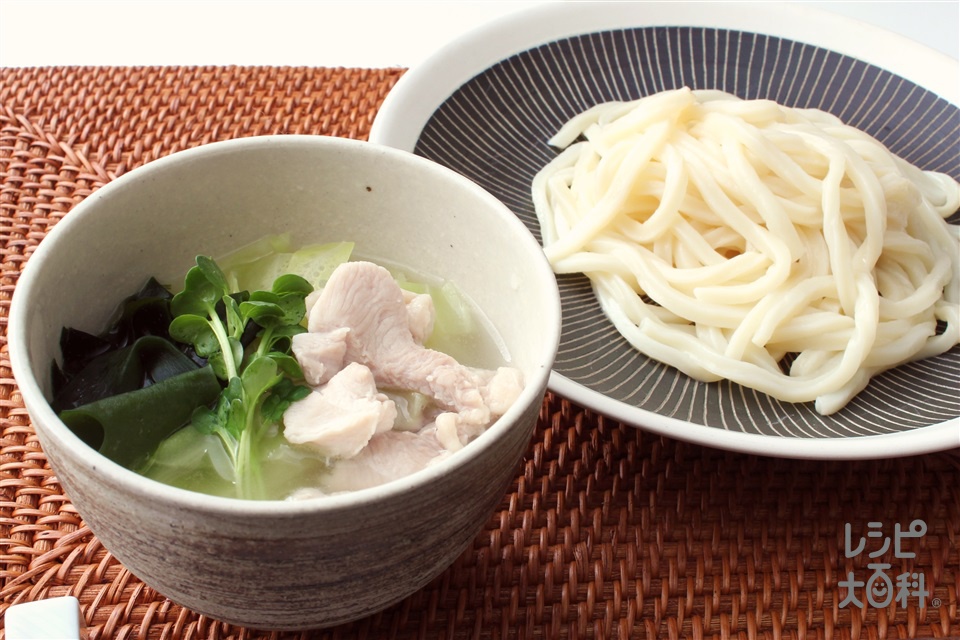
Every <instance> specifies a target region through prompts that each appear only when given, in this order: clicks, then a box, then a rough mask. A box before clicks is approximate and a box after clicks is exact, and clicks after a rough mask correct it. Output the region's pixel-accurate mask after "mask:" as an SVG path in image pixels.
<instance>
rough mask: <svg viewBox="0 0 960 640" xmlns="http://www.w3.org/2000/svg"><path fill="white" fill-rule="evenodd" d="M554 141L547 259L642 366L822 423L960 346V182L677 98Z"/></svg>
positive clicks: (772, 109) (543, 212)
mask: <svg viewBox="0 0 960 640" xmlns="http://www.w3.org/2000/svg"><path fill="white" fill-rule="evenodd" d="M550 144H552V145H554V146H556V147H561V148H562V147H566V148H565V150H564V151H563V152H562V153H560V154H559V155H558V156H557V157H556V158H555V159H554V160H553V161H551V162H550V163H549V164H548V165H547V166H545V167H544V168H543V169H542V170H541V171H540V172H539V173H538V174H537V176H536V177H535V179H534V181H533V201H534V205H535V207H536V212H537V217H538V219H539V221H540V225H541V231H542V238H543V245H544V251H545V252H546V255H547V257H548V259H549V260H550V263H551V264H552V265H553V268H554V271H555V272H557V273H561V274H562V273H579V272H582V273H584V274H586V275H587V276H588V277H589V278H590V280H591V282H592V285H593V288H594V291H595V293H596V296H597V298H598V300H599V303H600V305H601V307H602V309H603V311H604V313H605V314H606V315H607V317H608V318H610V320H611V321H612V322H613V323H614V324H615V325H616V327H617V329H618V330H619V331H620V333H621V334H622V335H623V336H624V337H625V338H626V339H627V340H628V341H629V342H630V343H631V344H632V345H633V346H634V347H635V348H636V349H638V350H639V351H641V352H643V353H644V354H646V355H648V356H649V357H651V358H654V359H656V360H659V361H661V362H664V363H667V364H669V365H672V366H674V367H676V368H677V369H679V370H680V371H682V372H684V373H686V374H688V375H689V376H691V377H693V378H696V379H698V380H702V381H715V380H719V379H721V378H727V379H729V380H732V381H734V382H736V383H739V384H741V385H744V386H746V387H750V388H753V389H756V390H758V391H761V392H763V393H766V394H768V395H770V396H773V397H775V398H778V399H780V400H783V401H787V402H809V401H815V402H816V405H815V407H816V410H817V411H818V412H819V413H821V414H830V413H833V412H835V411H837V410H839V409H840V408H842V407H843V406H844V405H845V404H846V403H847V402H848V401H849V400H850V399H851V398H852V397H853V396H854V395H856V394H857V393H858V392H859V391H860V390H862V389H863V388H864V387H865V386H866V385H867V383H868V382H869V380H870V378H871V377H872V376H874V375H876V374H878V373H879V372H881V371H884V370H886V369H889V368H891V367H894V366H897V365H899V364H901V363H904V362H908V361H911V360H915V359H919V358H925V357H929V356H933V355H936V354H940V353H943V352H945V351H947V350H949V349H950V348H952V347H953V346H954V345H956V344H958V343H960V322H958V315H960V306H958V303H960V295H958V294H960V280H958V278H960V276H958V275H957V274H958V269H960V238H958V227H957V226H956V225H951V224H947V222H946V220H945V219H946V218H947V217H948V216H950V215H951V214H953V213H954V212H956V211H957V208H958V204H960V184H958V183H957V182H956V181H955V180H953V179H952V178H950V177H949V176H947V175H944V174H940V173H934V172H926V171H922V170H920V169H918V168H917V167H915V166H913V165H910V164H909V163H907V162H906V161H904V160H903V159H901V158H899V157H897V156H895V155H893V154H892V153H891V152H890V151H889V150H888V149H886V148H885V147H884V146H883V145H882V144H881V143H879V142H878V141H877V140H875V139H874V138H872V137H870V136H868V135H867V134H865V133H863V132H861V131H859V130H857V129H855V128H853V127H850V126H847V125H844V124H843V123H842V122H841V121H840V120H839V119H837V118H836V117H834V116H832V115H830V114H827V113H825V112H822V111H819V110H814V109H795V108H787V107H784V106H781V105H778V104H777V103H775V102H772V101H769V100H741V99H739V98H736V97H735V96H733V95H730V94H727V93H723V92H720V91H701V90H696V91H694V90H690V89H679V90H675V91H666V92H662V93H659V94H655V95H652V96H648V97H645V98H642V99H639V100H636V101H633V102H624V103H605V104H601V105H598V106H596V107H594V108H592V109H589V110H588V111H585V112H584V113H582V114H580V115H578V116H576V117H574V118H573V119H572V120H570V121H569V122H568V123H567V124H566V125H564V126H563V127H562V128H561V130H560V131H559V132H558V133H557V134H556V135H555V136H554V137H553V138H552V139H551V140H550ZM938 321H939V322H938Z"/></svg>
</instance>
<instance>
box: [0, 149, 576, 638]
mask: <svg viewBox="0 0 960 640" xmlns="http://www.w3.org/2000/svg"><path fill="white" fill-rule="evenodd" d="M281 232H292V234H293V236H294V238H296V239H297V240H298V241H302V242H303V243H310V242H320V241H334V240H352V241H354V242H356V251H357V253H359V254H361V255H364V256H371V257H379V258H381V259H384V260H389V261H391V262H395V263H399V264H401V265H406V266H408V267H410V268H412V269H414V270H416V271H419V272H422V273H429V274H435V275H437V276H440V277H443V278H447V279H449V280H452V281H454V282H455V283H456V284H457V285H458V286H459V287H460V288H461V289H462V290H463V291H464V292H465V293H466V295H468V296H469V297H470V298H472V299H473V300H474V301H475V302H476V303H477V304H478V305H479V307H480V308H481V309H482V310H483V312H484V313H485V314H486V315H487V317H488V318H489V319H490V321H491V322H492V323H493V325H494V326H495V327H496V329H497V331H498V332H499V334H500V336H501V337H502V339H503V341H504V344H505V345H506V348H507V349H508V351H509V353H510V356H511V358H512V363H513V365H514V366H516V367H518V368H520V369H521V370H522V371H523V373H524V376H525V379H526V388H525V389H524V391H523V393H522V396H521V397H520V398H519V400H518V401H517V402H516V404H515V405H514V406H513V407H512V408H511V409H510V410H509V412H508V413H507V414H506V415H504V416H503V418H501V419H500V420H499V421H498V422H496V423H495V424H494V425H493V426H492V427H491V428H490V429H489V430H488V431H486V432H485V433H484V434H482V435H481V436H480V437H479V438H478V439H477V440H475V441H474V442H472V443H470V445H468V446H467V447H465V448H464V449H463V450H461V451H460V452H458V453H457V454H456V455H453V456H451V457H450V458H448V459H447V460H445V461H443V462H442V463H439V464H436V465H434V466H431V467H430V468H428V469H426V470H423V471H421V472H418V473H416V474H413V475H411V476H408V477H406V478H404V479H401V480H398V481H395V482H392V483H389V484H387V485H384V486H381V487H378V488H374V489H368V490H364V491H358V492H355V493H352V494H347V495H338V496H332V497H326V498H319V499H311V500H305V501H301V502H280V501H264V502H253V501H242V500H233V499H227V498H216V497H212V496H207V495H202V494H198V493H192V492H189V491H184V490H180V489H176V488H172V487H169V486H166V485H163V484H160V483H157V482H154V481H151V480H148V479H146V478H144V477H141V476H139V475H137V474H136V473H134V472H132V471H129V470H127V469H125V468H122V467H120V466H118V465H116V464H114V463H113V462H111V461H110V460H107V459H106V458H104V457H102V456H101V455H99V454H98V453H96V452H95V451H93V450H92V449H90V448H89V447H88V446H87V445H85V444H84V443H83V442H82V441H81V440H79V439H78V438H77V437H76V436H75V435H74V434H73V433H72V432H71V431H70V430H69V429H67V428H66V427H65V426H64V424H63V423H62V422H61V421H60V420H59V419H58V418H57V416H56V415H55V413H54V412H53V411H52V410H51V408H50V407H49V405H48V404H47V398H48V397H49V394H50V380H49V373H50V364H51V362H52V361H53V359H54V358H56V357H57V356H58V350H59V347H58V339H59V335H60V330H61V327H63V326H65V325H69V326H73V327H76V328H80V329H84V330H87V331H91V332H99V331H100V330H102V329H103V327H104V325H105V323H106V322H107V321H108V317H109V316H110V314H111V312H112V311H113V309H114V308H115V305H116V304H117V303H118V302H119V301H120V300H121V299H122V298H123V297H124V296H126V295H128V294H129V293H131V292H134V291H135V290H136V289H138V288H139V287H140V286H141V284H142V283H143V282H144V281H145V279H146V278H147V277H149V276H151V275H153V276H157V277H158V279H160V281H161V282H172V281H176V280H177V279H181V278H182V276H183V274H184V273H185V272H186V270H187V269H188V268H189V267H190V266H191V265H192V264H193V260H194V256H195V255H197V254H200V253H203V254H207V255H221V254H223V253H225V252H226V251H228V250H230V249H233V248H236V247H238V246H242V245H244V244H246V243H248V242H251V241H253V240H255V239H257V238H259V237H262V236H263V235H266V234H273V233H281ZM559 324H560V318H559V299H558V294H557V289H556V284H555V281H554V277H553V275H552V273H551V271H550V269H549V266H548V265H547V264H546V261H545V260H544V258H543V256H542V252H541V251H540V248H539V246H538V245H537V243H536V241H535V240H534V238H533V237H532V236H531V235H530V234H529V232H528V231H527V230H526V228H524V226H523V225H522V224H521V223H520V222H519V221H518V220H517V219H516V218H515V217H514V216H513V215H512V214H511V213H510V212H509V211H508V210H507V209H506V208H505V207H503V205H501V204H500V203H499V202H498V201H497V200H496V199H495V198H493V197H492V196H490V195H489V194H488V193H486V192H485V191H483V190H482V189H480V188H479V187H477V186H476V185H475V184H474V183H472V182H470V181H468V180H466V179H465V178H462V177H461V176H459V175H457V174H455V173H453V172H452V171H449V170H448V169H445V168H443V167H441V166H439V165H436V164H434V163H431V162H428V161H426V160H424V159H422V158H418V157H416V156H413V155H411V154H407V153H404V152H401V151H397V150H395V149H391V148H387V147H382V146H378V145H374V144H370V143H366V142H359V141H353V140H346V139H338V138H328V137H321V136H266V137H258V138H245V139H238V140H233V141H229V142H222V143H215V144H210V145H206V146H203V147H199V148H196V149H192V150H189V151H184V152H180V153H177V154H174V155H172V156H169V157H166V158H163V159H160V160H157V161H155V162H152V163H150V164H148V165H146V166H144V167H141V168H138V169H136V170H134V171H132V172H130V173H128V174H126V175H124V176H122V177H120V178H118V179H117V180H115V181H113V182H111V183H109V184H108V185H106V186H104V187H103V188H101V189H100V190H98V191H97V192H95V193H93V194H92V195H90V196H89V197H88V198H87V199H86V200H84V201H83V202H82V203H80V204H79V205H77V207H76V208H75V209H74V210H73V211H71V212H70V213H69V214H68V215H67V216H66V217H65V218H64V219H63V220H62V221H61V222H59V223H58V224H57V226H56V227H55V228H54V229H53V230H52V231H51V232H50V233H49V235H48V236H47V237H46V238H45V239H44V240H43V241H42V242H41V244H40V246H39V247H38V248H37V250H36V252H35V253H34V254H33V255H32V256H31V258H30V261H29V263H28V264H27V265H26V266H25V268H24V272H23V274H22V277H21V278H20V280H19V282H18V283H17V287H16V291H15V294H14V300H13V302H12V305H11V310H10V326H9V345H10V357H11V361H12V365H13V371H14V375H15V377H16V380H17V383H18V385H19V387H20V390H21V392H22V394H23V400H24V403H25V405H26V407H27V409H28V411H29V412H30V415H31V417H32V419H33V424H34V426H35V427H36V430H37V433H38V435H39V438H40V442H41V444H42V446H43V450H44V452H45V453H46V455H47V457H48V458H49V460H50V463H51V465H52V466H53V468H54V470H55V471H56V474H57V477H58V479H59V480H60V481H61V482H62V484H63V486H64V488H65V490H66V492H67V495H69V497H70V498H71V500H72V501H73V502H74V504H75V505H76V507H77V509H78V510H79V512H80V514H81V515H82V517H83V518H84V520H85V521H86V522H87V524H89V526H90V527H91V529H92V530H93V531H94V533H95V534H96V535H97V536H98V538H99V539H100V540H101V541H102V542H103V544H104V546H105V547H106V548H107V549H108V550H110V551H111V552H112V553H113V554H115V555H116V556H117V558H118V559H119V560H120V561H122V562H123V563H124V564H125V566H126V567H127V568H129V569H130V571H132V572H133V573H134V574H135V575H136V576H137V577H139V578H140V579H142V580H143V581H144V582H145V583H147V584H148V585H150V586H152V587H154V588H155V589H157V590H158V591H159V592H160V593H162V594H164V595H166V596H167V597H169V598H171V599H172V600H174V601H175V602H177V603H180V604H182V605H184V606H186V607H188V608H189V609H192V610H194V611H197V612H200V613H204V614H206V615H209V616H211V617H214V618H217V619H220V620H224V621H227V622H230V623H234V624H238V625H243V626H247V627H253V628H264V629H306V628H313V627H320V626H329V625H333V624H338V623H342V622H345V621H348V620H351V619H356V618H360V617H363V616H366V615H369V614H371V613H374V612H376V611H378V610H381V609H383V608H384V607H386V606H388V605H390V604H391V603H394V602H397V601H399V600H401V599H402V598H404V597H405V596H407V595H409V594H410V593H412V592H414V591H416V590H417V589H419V588H421V587H423V586H424V585H425V584H426V583H427V582H428V581H429V580H430V579H432V578H433V577H434V576H435V575H437V574H438V573H439V572H441V571H442V570H443V569H444V568H446V567H447V566H448V565H449V564H450V563H451V562H452V561H453V560H454V559H455V558H456V557H457V556H458V555H459V554H460V553H461V552H462V551H463V550H464V549H465V548H466V547H467V545H468V544H469V543H470V542H471V541H472V539H473V538H474V536H476V534H477V533H478V532H479V531H480V529H481V528H482V527H483V525H484V523H485V522H486V520H487V519H488V518H489V517H490V515H491V513H492V512H493V510H494V509H495V507H496V505H497V504H498V502H499V501H500V499H501V498H502V496H503V493H504V491H505V489H506V487H507V485H508V483H509V482H510V481H511V479H512V478H513V477H514V474H515V473H516V470H517V464H518V462H519V460H520V458H521V456H522V454H523V452H524V451H525V449H526V447H527V445H528V443H529V438H530V435H531V432H532V430H533V427H534V425H535V422H536V418H537V415H538V412H539V409H540V406H541V402H542V398H543V394H544V392H545V389H546V384H547V378H548V374H549V371H550V367H551V364H552V360H553V357H554V355H555V352H556V346H557V340H558V332H559Z"/></svg>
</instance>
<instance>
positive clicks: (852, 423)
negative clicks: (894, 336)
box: [370, 2, 960, 459]
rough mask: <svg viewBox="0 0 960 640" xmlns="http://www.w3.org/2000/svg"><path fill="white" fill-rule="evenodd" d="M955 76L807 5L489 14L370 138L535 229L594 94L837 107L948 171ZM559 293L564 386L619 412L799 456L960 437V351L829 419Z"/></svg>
mask: <svg viewBox="0 0 960 640" xmlns="http://www.w3.org/2000/svg"><path fill="white" fill-rule="evenodd" d="M727 61H733V62H732V63H728V62H727ZM958 69H960V66H958V62H957V60H956V59H953V58H950V57H949V56H946V55H944V54H942V53H939V52H936V51H934V50H932V49H929V48H927V47H924V46H923V45H921V44H919V43H917V42H914V41H911V40H909V39H907V38H904V37H902V36H898V35H896V34H894V33H891V32H888V31H884V30H883V29H880V28H877V27H873V26H870V25H868V24H865V23H862V22H858V21H856V20H852V19H849V18H844V17H841V16H838V15H834V14H830V13H826V12H822V11H818V10H816V9H811V8H809V7H804V6H798V5H795V4H794V5H790V4H787V3H755V2H754V3H727V2H724V3H718V2H627V3H623V2H613V3H609V2H588V3H567V2H557V3H547V4H544V5H542V6H538V7H535V8H533V9H529V10H526V11H521V12H518V13H516V14H513V15H508V16H505V17H503V18H501V19H499V20H495V21H492V22H490V23H488V24H485V25H482V26H480V27H479V28H477V29H476V30H474V31H473V32H471V33H469V34H466V35H465V36H463V37H462V38H459V39H457V40H455V41H453V42H451V43H449V44H448V45H447V46H446V47H444V48H443V49H441V50H439V51H437V52H436V53H435V54H434V55H433V56H431V57H430V58H428V59H427V60H425V61H423V62H422V63H421V64H419V65H418V66H416V67H414V68H413V69H411V70H409V71H408V72H407V73H406V74H404V76H403V77H402V78H401V79H400V81H399V82H398V83H397V85H396V86H395V87H394V88H393V90H392V91H391V92H390V93H389V94H388V96H387V97H386V99H385V100H384V103H383V105H382V107H381V109H380V110H379V111H378V114H377V117H376V119H375V121H374V123H373V128H372V131H371V135H370V139H371V140H373V141H376V142H378V143H382V144H387V145H391V146H394V147H397V148H400V149H403V150H407V151H416V153H418V154H420V155H423V156H425V157H428V158H431V159H433V160H435V161H438V162H441V163H442V164H445V165H447V166H450V167H452V168H454V169H456V170H458V171H460V172H461V173H464V174H465V175H467V176H468V177H470V178H471V179H474V180H476V181H477V182H478V183H479V184H481V185H482V186H484V187H485V188H487V189H488V190H490V191H491V192H492V193H493V194H494V195H497V196H498V197H500V198H501V199H502V200H503V201H504V202H505V203H507V204H508V205H509V206H510V207H511V209H512V210H513V211H514V213H515V214H516V215H518V216H519V217H520V218H521V219H523V220H524V221H525V222H526V223H527V225H528V228H530V229H531V230H532V231H534V232H536V231H538V224H537V222H536V218H535V216H534V215H533V206H532V201H531V197H530V180H531V179H532V176H533V174H534V173H535V172H536V171H537V170H538V169H539V168H540V167H542V166H543V165H544V164H545V163H546V162H547V161H548V160H549V159H550V158H552V157H554V156H555V155H556V150H551V149H548V148H547V144H546V140H547V139H548V138H549V137H550V136H551V135H552V134H553V133H554V132H555V131H556V130H557V129H558V128H559V126H560V124H561V123H563V122H565V121H566V120H567V119H568V118H570V117H572V116H573V115H575V114H576V113H578V110H579V109H583V108H587V107H589V106H592V105H593V104H596V103H597V102H600V101H606V100H614V99H624V100H625V99H630V98H636V97H639V95H645V94H646V93H652V92H654V91H656V90H662V89H665V88H675V86H670V85H671V84H675V85H678V86H683V85H694V86H695V88H718V89H723V90H726V91H730V92H733V93H736V94H737V95H742V97H765V98H771V99H777V100H781V99H782V100H783V101H784V102H786V103H789V104H791V105H792V106H813V107H818V108H824V109H826V110H832V111H834V112H836V113H835V114H836V115H838V116H841V117H842V118H843V119H845V121H848V122H849V123H850V124H853V125H854V126H863V127H864V128H865V129H866V130H868V132H870V133H871V134H873V135H877V136H878V138H880V139H881V140H884V138H886V139H888V140H890V141H891V143H892V144H894V145H898V150H897V151H898V152H900V151H902V152H904V153H907V154H909V153H912V154H913V156H914V157H915V158H916V159H917V161H918V162H924V163H927V164H933V165H934V166H924V168H932V169H935V170H941V171H947V172H951V173H955V172H956V164H957V163H956V158H957V156H956V145H955V144H954V145H952V146H951V143H950V141H951V140H955V139H956V137H955V136H956V133H957V125H956V122H957V119H956V117H955V116H956V114H955V111H956V109H957V107H956V105H958V104H960V72H958ZM924 90H926V92H925V91H924ZM637 94H639V95H637ZM921 98H922V100H921ZM795 103H800V104H795ZM898 110H899V111H898ZM848 118H849V120H847V119H848ZM951 136H953V137H951ZM908 159H911V158H909V157H908ZM911 161H913V160H912V159H911ZM937 163H939V164H940V165H942V166H937ZM561 298H562V300H563V306H564V329H563V331H562V333H561V344H560V349H559V352H558V357H557V359H556V362H555V366H554V372H553V375H552V377H551V382H550V386H551V389H553V390H554V391H556V392H557V393H559V394H561V395H563V396H565V397H568V398H570V399H571V400H573V401H575V402H577V403H579V404H581V405H583V406H586V407H589V408H592V409H594V410H596V411H598V412H601V413H604V414H606V415H608V416H611V417H613V418H615V419H617V420H620V421H622V422H625V423H628V424H632V425H636V426H638V427H641V428H644V429H648V430H651V431H653V432H656V433H659V434H662V435H666V436H669V437H673V438H678V439H681V440H686V441H689V442H694V443H697V444H702V445H707V446H712V447H718V448H724V449H731V450H735V451H742V452H749V453H756V454H764V455H776V456H786V457H795V458H814V459H818V458H820V459H826V458H832V459H857V458H878V457H896V456H902V455H912V454H920V453H926V452H931V451H939V450H943V449H949V448H952V447H958V446H960V418H958V417H957V415H958V413H957V403H956V401H955V399H954V398H956V397H960V388H958V386H957V380H958V376H957V374H958V371H960V365H958V354H960V350H957V349H954V351H953V352H951V353H950V354H947V355H946V356H945V357H944V358H943V359H942V360H941V361H938V362H943V361H945V364H939V363H938V364H936V365H931V366H930V371H929V372H925V373H924V375H920V376H917V375H915V372H914V371H913V370H910V371H909V372H906V373H895V372H892V373H891V376H890V377H889V378H888V380H887V381H886V382H877V383H875V384H873V385H872V388H871V389H870V393H864V394H862V395H861V398H860V399H859V402H857V403H851V405H850V406H849V408H848V410H845V411H844V412H842V413H840V414H837V415H835V416H827V417H823V416H819V415H818V414H816V413H815V412H814V411H812V409H809V408H807V407H799V406H787V405H788V404H789V403H778V402H776V401H774V400H772V399H770V398H768V397H766V396H763V397H760V396H762V394H753V393H752V392H750V391H749V390H747V392H746V393H744V390H743V389H741V388H735V389H732V388H728V387H727V386H723V385H718V384H713V385H703V384H698V383H696V382H695V381H693V380H691V379H689V378H687V377H686V376H683V375H682V374H679V373H677V372H676V371H675V370H672V369H671V370H668V371H664V370H663V368H662V367H660V368H658V366H659V365H657V364H656V363H655V362H652V361H650V360H649V359H648V358H646V357H645V356H643V355H642V354H639V353H638V352H636V351H635V350H634V349H633V348H632V347H630V346H629V345H628V344H627V343H626V341H625V340H623V339H622V337H621V336H619V335H618V334H617V333H616V331H615V330H614V328H613V327H612V325H611V323H610V322H609V321H608V320H607V319H606V318H605V317H604V315H603V313H602V311H601V310H600V308H599V306H598V305H597V304H596V302H595V300H594V297H593V295H592V292H591V291H590V289H589V283H588V282H586V279H585V278H583V279H582V281H577V282H574V281H573V280H572V279H570V278H567V279H562V280H561ZM916 366H917V367H920V366H921V365H919V364H918V365H916ZM651 380H657V381H658V382H650V381H651ZM914 380H917V381H918V382H914ZM905 398H906V399H905ZM934 400H938V401H939V402H935V401H934ZM891 407H895V408H896V409H897V410H896V411H890V409H891Z"/></svg>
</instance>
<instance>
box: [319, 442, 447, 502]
mask: <svg viewBox="0 0 960 640" xmlns="http://www.w3.org/2000/svg"><path fill="white" fill-rule="evenodd" d="M447 455H449V452H448V451H447V450H445V449H444V448H443V447H442V446H441V445H440V443H439V441H438V440H437V438H436V436H435V435H434V433H433V430H432V429H429V428H428V429H424V430H423V431H420V432H419V433H413V432H411V431H387V432H386V433H379V434H377V435H375V436H373V438H371V440H370V443H369V444H368V445H367V446H366V448H364V450H363V451H361V452H360V453H359V454H358V455H356V456H354V457H352V458H350V459H349V460H341V461H340V462H338V463H337V464H335V465H334V466H333V467H332V469H331V470H330V475H328V476H326V477H325V478H324V479H323V480H322V481H321V483H320V484H321V491H322V492H324V493H326V494H331V493H339V492H341V491H357V490H359V489H366V488H369V487H376V486H379V485H382V484H384V483H387V482H391V481H393V480H397V479H399V478H403V477H405V476H408V475H410V474H411V473H414V472H416V471H419V470H421V469H424V468H426V467H428V466H429V465H431V464H435V463H436V462H438V461H439V460H442V459H444V458H445V457H446V456H447Z"/></svg>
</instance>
